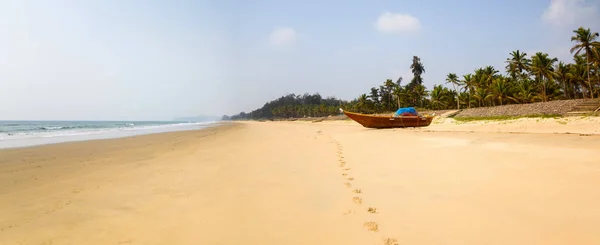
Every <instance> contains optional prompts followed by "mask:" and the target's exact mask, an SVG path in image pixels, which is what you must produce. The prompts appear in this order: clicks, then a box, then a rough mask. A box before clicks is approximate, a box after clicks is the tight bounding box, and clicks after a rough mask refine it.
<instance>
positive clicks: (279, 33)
mask: <svg viewBox="0 0 600 245" xmlns="http://www.w3.org/2000/svg"><path fill="white" fill-rule="evenodd" d="M297 38H298V34H296V31H295V30H294V29H292V28H289V27H280V28H276V29H275V30H273V31H272V32H271V34H270V35H269V43H270V44H271V45H273V46H283V45H291V44H294V43H295V42H296V39H297Z"/></svg>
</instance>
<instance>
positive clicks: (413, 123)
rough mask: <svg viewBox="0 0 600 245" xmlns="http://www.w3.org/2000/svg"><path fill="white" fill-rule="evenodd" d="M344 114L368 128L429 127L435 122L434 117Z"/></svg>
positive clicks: (345, 112)
mask: <svg viewBox="0 0 600 245" xmlns="http://www.w3.org/2000/svg"><path fill="white" fill-rule="evenodd" d="M344 114H345V115H346V116H348V117H349V118H350V119H352V120H354V121H355V122H357V123H359V124H360V125H362V126H363V127H366V128H408V127H427V126H429V124H431V121H433V116H425V117H422V116H399V117H392V116H376V115H367V114H361V113H354V112H347V111H344Z"/></svg>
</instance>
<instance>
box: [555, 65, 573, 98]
mask: <svg viewBox="0 0 600 245" xmlns="http://www.w3.org/2000/svg"><path fill="white" fill-rule="evenodd" d="M554 72H555V73H556V79H557V80H558V82H560V83H562V84H563V92H564V95H565V99H568V98H569V96H568V95H567V84H568V83H569V77H570V76H571V74H570V73H569V69H568V67H567V65H566V64H565V63H564V62H562V61H560V62H558V64H557V65H556V67H554Z"/></svg>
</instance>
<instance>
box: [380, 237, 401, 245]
mask: <svg viewBox="0 0 600 245" xmlns="http://www.w3.org/2000/svg"><path fill="white" fill-rule="evenodd" d="M382 242H383V245H398V239H396V238H389V237H388V238H384V239H383V240H382Z"/></svg>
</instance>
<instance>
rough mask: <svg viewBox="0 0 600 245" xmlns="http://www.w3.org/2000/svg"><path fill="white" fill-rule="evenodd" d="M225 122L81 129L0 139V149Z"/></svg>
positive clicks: (166, 130)
mask: <svg viewBox="0 0 600 245" xmlns="http://www.w3.org/2000/svg"><path fill="white" fill-rule="evenodd" d="M223 124H226V122H221V121H218V122H198V123H195V124H190V125H187V124H186V125H175V124H173V125H163V126H159V127H156V128H133V129H116V128H115V129H107V130H106V131H90V132H85V131H82V132H80V134H72V135H69V134H67V135H57V136H51V137H44V136H38V137H29V138H9V139H0V150H3V149H15V148H23V147H30V146H41V145H52V144H60V143H68V142H83V141H90V140H103V139H119V138H127V137H135V136H140V135H151V134H160V133H168V132H179V131H189V130H202V129H206V128H211V127H218V126H220V125H223Z"/></svg>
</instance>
